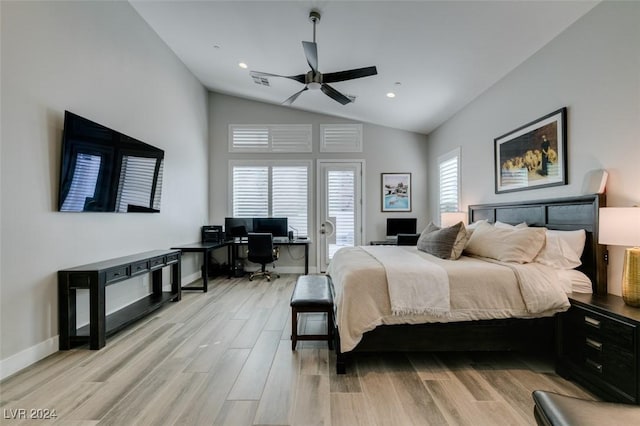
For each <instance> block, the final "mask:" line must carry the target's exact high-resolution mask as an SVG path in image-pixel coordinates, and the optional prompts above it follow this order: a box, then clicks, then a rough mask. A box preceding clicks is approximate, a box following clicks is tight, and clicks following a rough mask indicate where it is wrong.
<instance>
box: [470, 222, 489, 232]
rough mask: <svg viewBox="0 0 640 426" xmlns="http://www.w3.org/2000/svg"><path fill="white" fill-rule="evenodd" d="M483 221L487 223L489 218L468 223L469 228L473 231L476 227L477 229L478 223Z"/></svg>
mask: <svg viewBox="0 0 640 426" xmlns="http://www.w3.org/2000/svg"><path fill="white" fill-rule="evenodd" d="M481 223H487V219H480V220H478V221H476V222H473V223H470V224H468V225H467V229H470V230H472V231H473V230H474V229H476V228H477V227H478V225H480V224H481Z"/></svg>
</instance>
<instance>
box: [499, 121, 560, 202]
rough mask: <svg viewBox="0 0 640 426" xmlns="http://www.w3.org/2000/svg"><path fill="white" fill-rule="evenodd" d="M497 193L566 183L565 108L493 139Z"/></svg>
mask: <svg viewBox="0 0 640 426" xmlns="http://www.w3.org/2000/svg"><path fill="white" fill-rule="evenodd" d="M494 154H495V165H494V171H495V178H496V182H495V184H496V194H500V193H503V192H512V191H523V190H527V189H535V188H543V187H547V186H556V185H566V184H567V108H561V109H559V110H557V111H554V112H552V113H550V114H547V115H545V116H544V117H541V118H539V119H537V120H535V121H532V122H531V123H529V124H525V125H524V126H522V127H519V128H517V129H515V130H512V131H511V132H509V133H507V134H505V135H503V136H500V137H499V138H496V139H494Z"/></svg>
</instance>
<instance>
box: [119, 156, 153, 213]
mask: <svg viewBox="0 0 640 426" xmlns="http://www.w3.org/2000/svg"><path fill="white" fill-rule="evenodd" d="M157 162H158V159H157V158H149V157H134V156H131V155H124V156H123V157H122V168H121V169H120V182H119V187H118V194H117V198H116V205H117V209H116V211H117V212H126V211H127V210H128V206H129V205H132V206H140V207H146V208H151V207H152V204H151V194H152V192H153V177H154V175H155V172H156V163H157ZM155 193H157V191H156V192H155Z"/></svg>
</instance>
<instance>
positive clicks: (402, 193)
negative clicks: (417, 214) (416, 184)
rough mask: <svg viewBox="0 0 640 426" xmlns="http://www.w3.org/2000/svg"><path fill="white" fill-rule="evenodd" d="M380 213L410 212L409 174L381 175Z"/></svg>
mask: <svg viewBox="0 0 640 426" xmlns="http://www.w3.org/2000/svg"><path fill="white" fill-rule="evenodd" d="M382 211H383V212H410V211H411V173H382Z"/></svg>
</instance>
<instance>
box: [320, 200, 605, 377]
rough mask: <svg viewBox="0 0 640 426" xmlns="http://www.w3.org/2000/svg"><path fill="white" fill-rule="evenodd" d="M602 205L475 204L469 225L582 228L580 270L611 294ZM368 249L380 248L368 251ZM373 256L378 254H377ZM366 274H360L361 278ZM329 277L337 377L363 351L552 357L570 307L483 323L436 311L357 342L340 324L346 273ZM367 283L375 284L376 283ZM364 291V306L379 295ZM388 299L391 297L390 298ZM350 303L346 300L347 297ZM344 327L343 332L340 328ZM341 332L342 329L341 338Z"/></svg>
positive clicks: (360, 300)
mask: <svg viewBox="0 0 640 426" xmlns="http://www.w3.org/2000/svg"><path fill="white" fill-rule="evenodd" d="M604 205H605V197H604V195H588V196H579V197H571V198H562V199H552V200H543V201H524V202H512V203H498V204H480V205H472V206H469V213H468V214H469V222H470V223H472V222H478V221H483V220H486V221H488V222H491V223H494V222H496V221H499V222H503V223H507V224H512V225H515V224H518V223H521V222H526V223H527V224H528V225H529V226H532V227H545V228H547V229H550V230H560V231H571V230H578V229H584V230H585V234H586V238H585V245H584V250H583V253H582V256H581V258H580V260H581V263H582V264H581V265H580V266H579V267H578V268H577V269H578V270H580V271H581V272H583V273H584V274H585V275H586V276H587V277H588V278H589V279H590V280H591V286H592V288H591V290H592V292H593V293H596V294H600V293H606V292H607V282H606V263H605V253H606V252H605V247H604V246H601V245H599V244H597V230H598V209H599V207H603V206H604ZM363 249H364V248H363ZM395 249H396V250H409V251H408V252H407V254H406V257H407V258H411V256H414V255H416V254H417V255H420V253H416V252H415V249H413V250H414V251H413V252H411V250H412V249H411V248H403V247H398V248H395ZM366 250H369V251H371V250H377V249H373V248H368V249H366ZM366 250H364V251H366ZM364 251H362V252H355V249H354V255H356V256H361V257H362V259H363V261H366V259H365V257H367V256H368V255H367V254H363V253H364ZM358 253H359V254H358ZM369 254H371V255H375V254H376V253H375V252H372V253H369ZM355 259H357V257H356V258H355ZM461 259H462V262H459V261H455V262H451V261H448V262H449V263H450V264H456V268H457V267H458V266H459V265H462V264H468V265H469V266H470V267H471V268H476V275H477V276H478V277H482V276H485V271H484V269H482V268H484V266H481V265H479V264H477V262H479V260H477V259H467V258H461ZM374 262H375V260H374ZM446 262H447V261H443V265H442V266H445V267H446V265H445V263H446ZM346 263H349V262H346ZM478 268H479V269H478ZM383 270H384V268H383ZM362 272H363V271H362V270H361V271H360V272H359V273H358V274H360V273H362ZM486 274H491V272H486ZM362 275H363V276H364V280H365V281H366V280H369V278H367V277H366V272H364V273H362ZM328 276H329V280H330V282H331V285H332V288H333V291H334V293H335V294H337V297H336V298H335V299H336V305H335V307H334V310H335V320H336V321H335V324H336V330H335V331H336V333H335V336H336V344H335V348H336V370H337V372H338V373H339V374H342V373H345V372H346V366H347V363H348V362H349V360H350V359H351V358H352V357H354V356H356V355H357V354H358V353H361V352H391V351H402V352H406V351H470V350H474V351H477V350H484V351H498V350H500V351H503V350H524V351H542V352H548V353H553V351H554V348H555V324H556V322H555V317H556V315H555V313H556V312H561V311H562V310H566V306H565V307H564V308H559V309H555V310H549V311H544V309H542V311H541V312H539V313H537V314H536V315H531V316H530V317H527V315H521V314H520V315H516V316H518V317H517V318H511V317H509V315H503V316H500V315H501V314H499V315H498V318H495V319H484V318H483V317H482V316H479V317H478V316H474V315H470V316H467V317H464V315H463V316H462V317H455V316H452V317H451V318H449V319H447V320H446V321H447V322H443V321H440V320H439V319H437V318H436V319H434V318H431V319H430V320H429V315H431V314H433V315H434V316H436V317H437V316H438V315H440V314H439V313H438V312H437V310H436V311H434V312H431V311H430V312H426V313H422V314H421V315H424V316H425V318H427V321H428V322H426V323H422V322H421V321H419V320H416V321H411V322H414V323H411V324H405V323H399V324H395V323H393V321H391V323H390V324H382V325H377V326H375V328H373V329H371V327H369V330H368V331H365V332H364V333H362V334H361V335H360V336H356V337H355V338H354V336H352V335H351V334H352V333H351V332H350V331H349V330H348V327H347V326H346V325H345V324H346V323H345V321H342V320H343V319H345V318H346V314H345V312H347V311H349V310H353V307H354V306H355V305H353V301H351V302H347V303H351V305H350V307H348V306H347V304H345V306H343V305H342V303H343V302H342V300H343V297H342V296H343V295H342V294H341V291H342V285H343V283H342V282H341V280H343V279H344V277H343V274H341V273H338V272H337V269H335V268H334V270H333V271H332V265H330V267H329V271H328ZM489 276H490V275H487V278H485V284H486V285H495V288H496V289H497V290H496V291H497V293H496V294H501V295H502V294H505V296H504V298H509V297H510V296H509V295H508V293H509V291H508V290H506V289H504V288H502V287H500V286H499V285H498V284H493V283H492V282H491V281H492V278H488V277H489ZM334 281H336V282H334ZM369 281H370V282H373V280H369ZM497 282H498V280H497V278H496V283H497ZM453 284H454V283H453V282H452V290H451V297H452V302H451V303H452V306H453V304H454V302H453V300H454V293H455V292H456V291H457V290H453V288H454V287H453ZM372 288H375V286H372ZM456 288H457V287H456ZM361 290H362V288H360V289H359V290H358V294H357V298H356V299H357V303H362V304H363V305H366V304H367V303H368V302H369V301H370V299H372V298H375V297H376V296H371V297H370V296H369V295H368V294H364V293H363V292H361ZM367 291H368V290H367ZM374 292H375V291H374ZM387 297H389V296H388V295H387ZM346 299H347V300H348V298H346ZM455 303H457V302H455ZM467 303H472V302H467ZM347 308H348V309H347ZM385 309H388V308H385ZM514 309H515V310H516V311H518V310H519V309H520V308H518V307H516V308H514ZM452 310H453V309H452ZM365 311H366V310H365ZM357 315H359V314H357ZM421 315H417V317H420V318H421ZM503 317H504V318H503ZM387 318H390V317H387ZM349 321H351V320H349ZM365 322H366V321H365ZM341 328H342V329H344V330H341ZM341 331H343V336H342V337H341Z"/></svg>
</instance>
